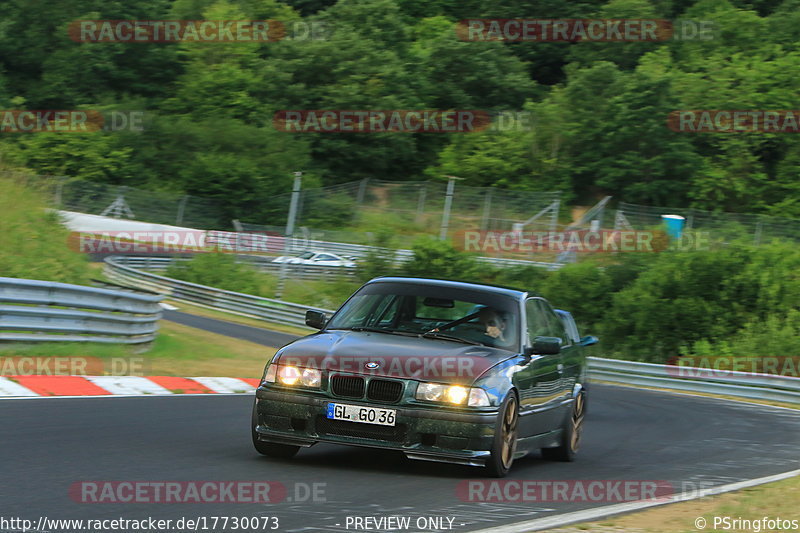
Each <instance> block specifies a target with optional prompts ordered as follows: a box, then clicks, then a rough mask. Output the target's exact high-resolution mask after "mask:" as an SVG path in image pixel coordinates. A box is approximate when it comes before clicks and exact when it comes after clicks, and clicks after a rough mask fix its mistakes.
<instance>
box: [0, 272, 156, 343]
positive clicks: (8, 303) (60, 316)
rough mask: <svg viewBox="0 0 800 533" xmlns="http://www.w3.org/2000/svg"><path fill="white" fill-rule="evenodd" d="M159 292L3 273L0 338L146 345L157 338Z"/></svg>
mask: <svg viewBox="0 0 800 533" xmlns="http://www.w3.org/2000/svg"><path fill="white" fill-rule="evenodd" d="M161 299H162V298H161V296H158V295H144V294H135V293H129V292H124V291H114V290H109V289H98V288H95V287H84V286H82V285H71V284H68V283H56V282H50V281H39V280H32V279H17V278H0V341H12V342H14V341H16V342H42V341H44V342H53V341H70V342H103V343H117V344H144V343H148V342H151V341H152V340H153V339H155V337H156V331H157V330H158V324H157V323H158V319H159V318H161V307H160V306H159V305H158V303H159V302H160V301H161Z"/></svg>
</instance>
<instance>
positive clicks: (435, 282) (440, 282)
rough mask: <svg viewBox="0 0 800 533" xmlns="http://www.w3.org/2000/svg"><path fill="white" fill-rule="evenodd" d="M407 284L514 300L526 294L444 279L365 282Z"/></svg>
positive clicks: (496, 286)
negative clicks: (492, 295)
mask: <svg viewBox="0 0 800 533" xmlns="http://www.w3.org/2000/svg"><path fill="white" fill-rule="evenodd" d="M386 282H389V283H409V284H415V285H430V286H432V287H448V288H454V289H471V290H478V291H485V292H492V293H495V294H502V295H504V296H510V297H512V298H516V299H522V298H525V297H526V296H527V295H528V293H527V292H525V291H521V290H519V289H512V288H510V287H500V286H498V285H488V284H485V283H470V282H466V281H451V280H445V279H432V278H412V277H395V276H386V277H381V278H375V279H372V280H370V281H368V282H367V284H370V283H386Z"/></svg>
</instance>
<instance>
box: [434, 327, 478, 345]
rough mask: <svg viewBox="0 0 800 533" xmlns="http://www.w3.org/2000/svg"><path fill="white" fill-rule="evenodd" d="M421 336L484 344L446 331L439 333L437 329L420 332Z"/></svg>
mask: <svg viewBox="0 0 800 533" xmlns="http://www.w3.org/2000/svg"><path fill="white" fill-rule="evenodd" d="M420 337H424V338H426V339H441V340H443V341H453V342H460V343H463V344H472V345H473V346H484V344H483V343H482V342H478V341H471V340H468V339H462V338H461V337H456V336H454V335H447V334H444V333H439V332H437V331H426V332H425V333H422V334H420Z"/></svg>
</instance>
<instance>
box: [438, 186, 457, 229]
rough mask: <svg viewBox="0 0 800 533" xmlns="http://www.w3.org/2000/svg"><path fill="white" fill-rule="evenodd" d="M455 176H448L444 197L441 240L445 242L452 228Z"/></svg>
mask: <svg viewBox="0 0 800 533" xmlns="http://www.w3.org/2000/svg"><path fill="white" fill-rule="evenodd" d="M459 179H462V178H457V177H455V176H447V193H446V194H445V197H444V212H442V229H441V231H440V232H439V240H440V241H443V240H445V239H446V238H447V230H448V227H449V226H450V208H451V207H452V206H453V189H455V187H456V180H459Z"/></svg>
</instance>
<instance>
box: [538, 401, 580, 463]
mask: <svg viewBox="0 0 800 533" xmlns="http://www.w3.org/2000/svg"><path fill="white" fill-rule="evenodd" d="M585 416H586V396H585V395H584V392H583V391H581V392H579V393H578V396H576V397H575V401H574V402H572V409H571V411H570V414H569V417H568V418H567V420H566V422H565V423H564V427H563V431H562V432H561V444H560V445H559V446H557V447H555V448H542V457H543V458H545V459H548V460H551V461H563V462H572V461H574V460H575V454H577V453H578V450H579V449H580V446H581V436H582V433H583V419H584V417H585Z"/></svg>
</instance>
